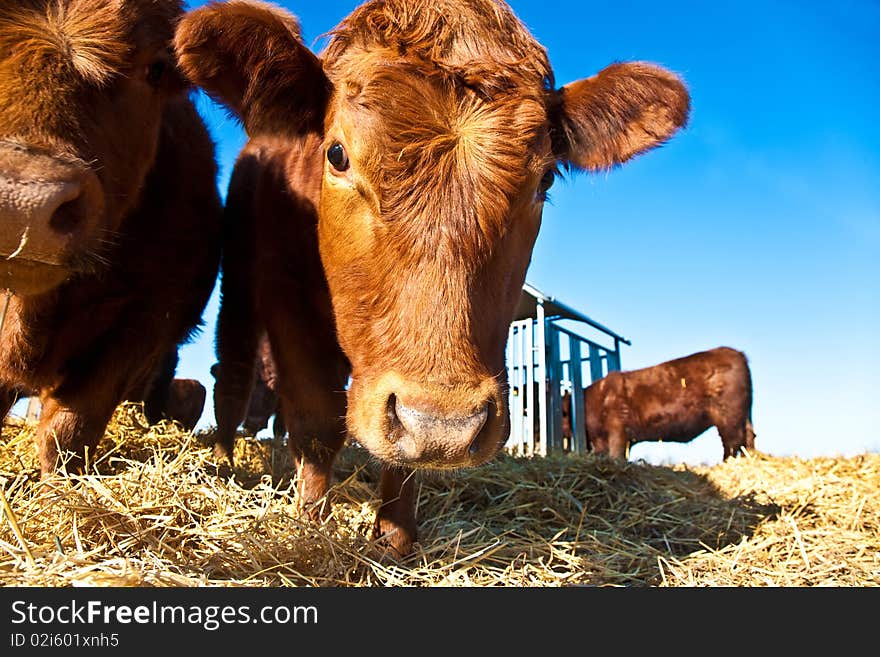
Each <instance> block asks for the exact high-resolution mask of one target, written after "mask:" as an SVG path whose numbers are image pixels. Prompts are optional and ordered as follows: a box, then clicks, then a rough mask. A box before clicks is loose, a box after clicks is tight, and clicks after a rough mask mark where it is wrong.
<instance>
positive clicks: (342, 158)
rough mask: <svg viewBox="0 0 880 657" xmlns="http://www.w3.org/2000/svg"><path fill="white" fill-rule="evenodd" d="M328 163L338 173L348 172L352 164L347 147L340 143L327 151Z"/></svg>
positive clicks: (336, 143)
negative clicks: (346, 150)
mask: <svg viewBox="0 0 880 657" xmlns="http://www.w3.org/2000/svg"><path fill="white" fill-rule="evenodd" d="M327 161H328V162H329V163H330V165H331V166H332V167H333V168H334V169H336V170H337V171H347V170H348V167H349V165H350V164H351V163H350V162H349V161H348V153H346V152H345V147H343V145H342V144H340V143H339V142H338V141H337V142H335V143H334V144H333V145H332V146H330V148H328V149H327Z"/></svg>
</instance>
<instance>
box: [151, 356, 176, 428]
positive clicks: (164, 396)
mask: <svg viewBox="0 0 880 657" xmlns="http://www.w3.org/2000/svg"><path fill="white" fill-rule="evenodd" d="M177 362H178V356H177V347H175V348H174V349H171V350H170V351H168V353H166V354H165V355H164V356H163V357H162V360H161V361H160V363H159V367H158V368H157V369H156V372H155V374H154V375H152V376H151V377H150V381H149V383H148V384H147V386H146V391H145V393H144V398H143V402H144V416H146V418H147V422H149V423H150V424H156V423H157V422H159V421H160V420H162V418H164V417H166V415H167V411H168V401H169V396H170V393H171V382H172V381H173V380H174V373H175V371H177Z"/></svg>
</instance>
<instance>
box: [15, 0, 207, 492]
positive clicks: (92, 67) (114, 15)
mask: <svg viewBox="0 0 880 657" xmlns="http://www.w3.org/2000/svg"><path fill="white" fill-rule="evenodd" d="M182 13H183V12H182V8H181V3H180V2H179V0H21V1H18V2H3V3H2V4H0V255H2V259H0V262H2V265H0V289H2V288H7V290H9V293H10V295H11V296H7V297H6V299H8V302H9V304H8V309H7V312H6V314H5V321H4V322H3V326H2V333H0V396H2V398H3V400H4V403H5V404H6V405H5V407H4V408H3V409H2V411H0V415H2V416H5V415H6V413H8V410H9V404H11V403H12V401H13V399H14V397H13V394H12V393H13V391H14V390H15V389H19V388H20V389H26V390H34V391H39V393H40V397H41V400H42V412H41V415H40V421H39V425H38V428H37V431H36V439H35V440H36V446H37V451H38V453H39V460H40V468H41V471H42V474H43V475H44V476H46V475H48V474H50V473H51V472H52V471H54V470H55V469H56V468H57V467H58V466H59V452H58V448H59V447H60V448H61V449H62V450H70V451H72V452H73V454H74V456H73V459H72V461H71V462H69V463H68V464H67V468H68V469H79V467H80V466H81V464H82V456H83V454H84V451H85V450H86V449H87V448H88V449H89V450H92V449H93V448H94V447H95V445H96V443H97V442H98V440H99V439H100V438H101V436H102V435H103V433H104V429H105V427H106V425H107V422H108V420H109V418H110V416H111V415H112V413H113V411H114V409H115V408H116V406H117V405H118V403H119V402H120V401H122V400H124V399H145V397H146V396H148V394H149V391H150V389H151V387H153V386H152V382H153V379H154V378H155V377H156V374H157V372H158V371H159V370H160V365H161V363H162V361H163V358H164V357H165V355H167V354H168V353H170V352H172V351H174V350H175V349H176V348H177V346H178V345H179V344H181V343H182V342H184V341H185V340H187V339H188V338H189V336H190V335H191V334H192V333H193V331H194V330H195V329H196V328H197V327H198V325H199V324H200V322H201V314H202V311H203V309H204V307H205V304H206V303H207V300H208V297H209V295H210V293H211V289H212V287H213V285H214V281H215V279H216V275H217V269H218V266H219V257H220V252H219V245H220V242H219V239H220V238H219V232H220V223H221V218H222V214H221V212H222V208H221V204H220V198H219V194H218V193H217V185H216V165H215V161H214V146H213V143H212V142H211V139H210V137H209V135H208V132H207V130H206V128H205V126H204V124H203V123H202V121H201V119H200V118H199V116H198V114H197V112H196V110H195V108H194V106H193V105H192V103H191V101H190V100H189V99H188V98H187V95H186V93H187V92H186V90H187V84H186V83H185V81H184V78H183V77H182V76H181V75H180V74H179V73H178V72H177V68H176V63H175V56H174V52H173V50H172V49H171V48H170V45H171V40H172V37H173V33H174V27H175V24H176V22H177V21H178V19H179V17H180V16H181V14H182ZM3 296H4V295H2V294H0V305H2V300H3Z"/></svg>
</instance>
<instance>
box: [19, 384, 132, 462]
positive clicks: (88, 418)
mask: <svg viewBox="0 0 880 657" xmlns="http://www.w3.org/2000/svg"><path fill="white" fill-rule="evenodd" d="M120 398H121V396H120V395H118V394H115V393H114V391H112V390H109V389H105V390H85V389H82V390H80V391H77V392H76V393H75V394H72V395H65V396H64V398H63V399H59V398H58V397H55V396H49V395H46V396H44V397H43V398H42V402H43V409H42V412H41V414H40V421H39V424H38V425H37V431H36V435H35V436H34V442H35V443H36V447H37V455H38V457H39V460H40V473H41V474H42V476H43V477H44V478H45V477H48V476H49V475H51V474H52V473H53V472H55V471H57V470H58V468H59V467H60V466H61V462H60V457H61V452H71V453H72V454H71V456H70V460H69V461H67V462H66V464H65V470H66V471H67V472H68V473H71V474H73V473H78V472H82V470H83V468H84V466H85V465H86V450H88V452H89V459H91V457H92V455H93V454H94V450H95V447H96V446H97V445H98V441H99V440H100V439H101V437H102V436H103V435H104V431H105V429H106V428H107V423H108V422H109V421H110V417H111V416H112V415H113V411H114V410H115V409H116V406H117V404H118V402H119V399H120Z"/></svg>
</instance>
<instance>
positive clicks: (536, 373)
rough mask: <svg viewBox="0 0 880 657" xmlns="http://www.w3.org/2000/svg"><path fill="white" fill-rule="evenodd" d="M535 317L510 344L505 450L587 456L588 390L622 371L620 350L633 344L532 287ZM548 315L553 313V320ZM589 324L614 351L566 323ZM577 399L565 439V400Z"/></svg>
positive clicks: (516, 329) (512, 333)
mask: <svg viewBox="0 0 880 657" xmlns="http://www.w3.org/2000/svg"><path fill="white" fill-rule="evenodd" d="M523 291H524V294H526V293H529V294H532V296H534V297H535V300H536V303H535V304H534V306H533V308H534V313H533V314H534V316H533V317H528V318H521V319H517V320H515V321H514V322H513V323H511V325H510V330H509V333H508V340H507V375H508V381H509V385H510V389H509V392H508V403H509V408H510V420H511V422H510V425H511V426H510V438H509V439H508V441H507V443H506V445H505V449H506V450H507V451H508V452H509V453H511V454H514V455H517V456H547V455H548V454H553V453H567V452H574V453H583V452H586V451H587V450H588V445H587V440H586V434H585V424H584V395H583V391H584V389H585V388H586V387H587V386H589V385H590V384H591V383H592V382H594V381H596V380H598V379H600V378H602V377H603V376H605V375H606V374H608V372H612V371H615V370H619V369H620V344H621V342H622V343H624V344H630V342H629V340H626V339H625V338H622V337H621V336H619V335H617V334H616V333H614V332H613V331H611V330H610V329H607V328H605V327H604V326H602V325H601V324H599V323H598V322H595V321H593V320H591V319H590V318H589V317H587V316H585V315H582V314H581V313H578V312H577V311H574V310H572V309H570V308H568V307H567V306H565V305H564V304H561V303H559V302H558V301H556V300H555V299H552V298H551V297H547V296H546V295H543V294H542V293H540V292H538V291H537V290H536V289H535V288H531V287H530V286H525V287H524V290H523ZM548 310H550V311H551V312H553V314H550V315H549V316H548V312H547V311H548ZM563 320H572V321H575V322H583V323H586V324H587V325H589V326H590V328H591V329H592V330H594V331H595V332H598V333H599V334H600V335H604V336H607V337H608V338H610V341H611V343H612V344H613V347H612V346H605V345H602V344H599V343H598V342H595V341H594V340H590V339H588V338H586V337H584V336H582V335H579V334H578V333H576V332H574V331H573V330H570V329H567V328H564V327H563V326H561V325H560V323H559V322H560V321H563ZM565 393H569V394H571V410H570V415H571V417H570V422H571V435H563V428H562V399H563V395H564V394H565Z"/></svg>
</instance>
